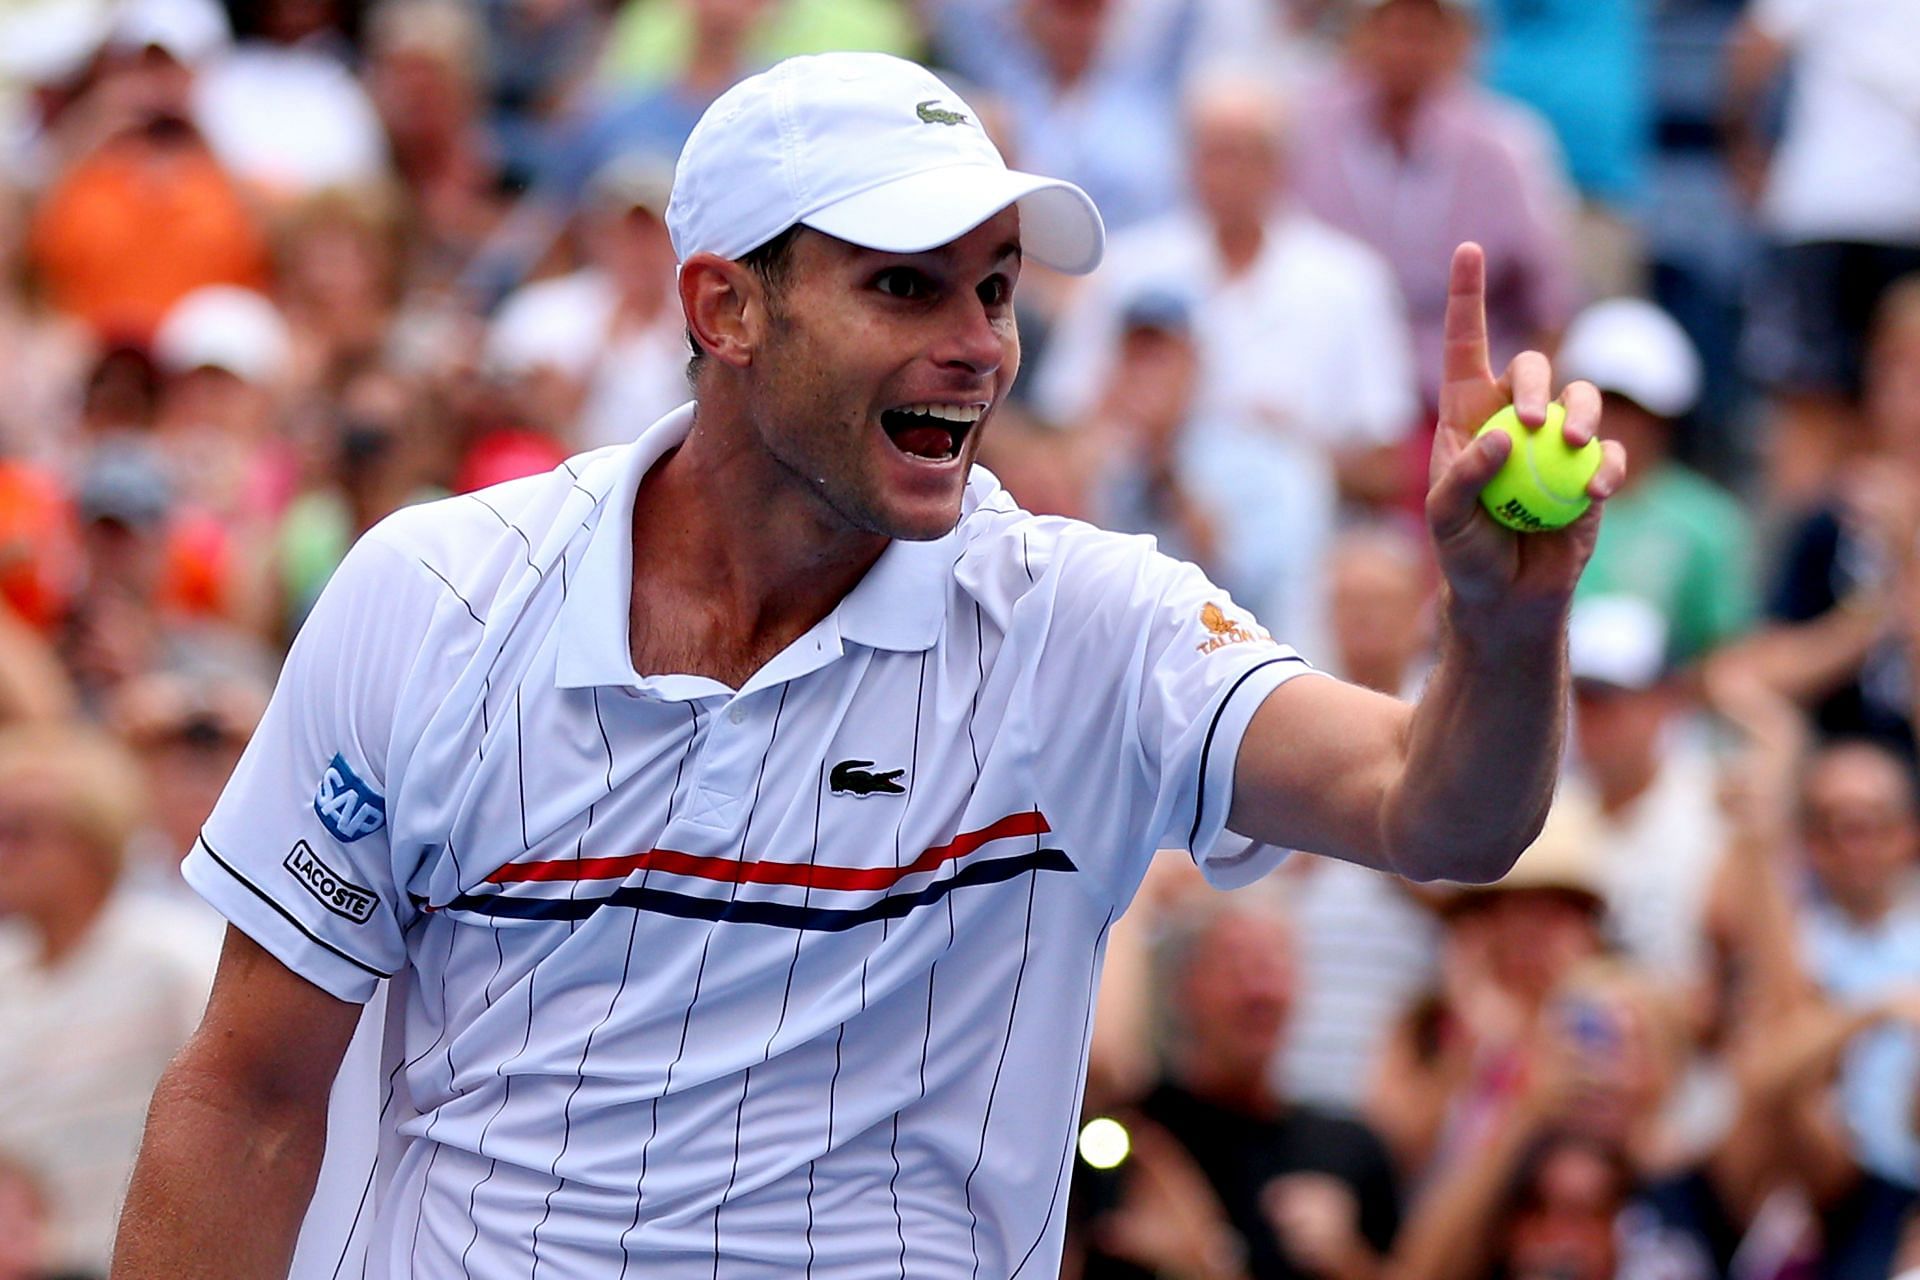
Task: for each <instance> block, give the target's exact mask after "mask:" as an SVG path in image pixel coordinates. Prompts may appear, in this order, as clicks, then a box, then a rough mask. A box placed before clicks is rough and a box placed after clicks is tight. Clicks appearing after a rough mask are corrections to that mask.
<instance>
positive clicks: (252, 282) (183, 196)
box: [30, 137, 269, 342]
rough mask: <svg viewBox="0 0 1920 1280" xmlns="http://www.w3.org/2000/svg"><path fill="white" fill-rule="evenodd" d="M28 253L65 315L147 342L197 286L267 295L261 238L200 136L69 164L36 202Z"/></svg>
mask: <svg viewBox="0 0 1920 1280" xmlns="http://www.w3.org/2000/svg"><path fill="white" fill-rule="evenodd" d="M31 235H32V238H31V243H30V252H31V254H32V258H33V262H34V266H35V268H36V269H37V270H38V272H39V274H40V278H41V279H42V281H43V282H44V283H45V285H46V289H47V295H48V297H49V298H50V299H51V300H52V302H53V304H54V305H55V306H56V307H58V308H59V309H60V310H62V311H65V312H68V313H69V314H72V315H75V316H78V317H80V318H81V319H82V320H84V321H86V322H87V324H89V325H91V326H92V328H93V329H94V331H95V332H96V333H99V334H101V335H103V336H106V337H109V338H111V339H113V340H116V341H136V342H144V341H146V340H147V339H148V338H150V337H151V336H152V334H153V331H154V329H155V328H156V327H157V326H158V325H159V323H160V319H161V317H162V316H164V315H165V314H166V312H167V309H168V308H169V307H171V306H172V305H173V304H174V303H175V302H176V301H178V300H179V299H180V298H181V297H182V296H183V295H185V294H187V293H188V292H190V291H191V290H193V289H197V288H199V287H200V286H201V285H207V284H238V285H245V286H247V287H248V288H253V289H261V290H264V289H265V288H266V286H267V283H268V269H269V260H268V253H267V242H266V237H265V236H264V235H263V234H262V232H261V230H260V228H259V226H258V225H257V224H256V223H255V221H254V219H253V216H252V214H251V213H250V212H249V210H248V209H247V206H246V203H245V201H244V200H243V199H242V197H241V195H240V192H239V189H238V188H237V187H236V186H235V185H234V183H233V180H232V179H231V178H229V177H228V176H227V173H226V171H225V170H223V169H222V168H221V167H220V165H219V162H218V161H216V160H215V159H214V157H213V155H212V153H211V152H209V151H208V150H207V149H206V148H205V147H204V146H202V145H201V144H200V143H199V142H197V141H195V140H193V139H191V138H188V139H181V140H178V141H169V142H165V143H155V142H153V141H150V140H148V139H145V138H139V137H133V138H125V139H121V140H119V141H117V142H112V143H109V144H108V145H106V146H105V147H102V148H101V149H100V150H99V151H97V152H95V153H94V154H93V155H91V156H89V157H87V158H86V159H85V160H82V161H81V162H80V163H79V164H77V165H75V166H74V167H73V168H72V169H71V170H69V171H68V172H67V173H66V174H65V175H64V176H63V177H62V178H61V179H60V180H59V181H58V182H57V183H55V185H54V187H53V189H52V190H51V191H49V192H48V193H47V197H46V199H45V200H43V201H42V202H41V204H40V207H39V209H38V211H37V212H36V214H35V216H34V220H33V228H32V233H31Z"/></svg>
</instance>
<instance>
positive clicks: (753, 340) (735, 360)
mask: <svg viewBox="0 0 1920 1280" xmlns="http://www.w3.org/2000/svg"><path fill="white" fill-rule="evenodd" d="M679 287H680V309H681V311H683V312H684V313H685V314H686V318H687V329H688V330H689V331H690V332H691V333H692V334H693V337H694V341H696V342H698V343H699V344H700V346H701V347H702V348H703V349H704V350H705V351H706V353H707V354H708V355H709V356H711V357H712V358H713V359H714V360H716V361H718V362H720V363H721V364H726V365H732V366H733V367H735V368H740V369H744V368H745V367H746V366H748V365H750V364H752V363H753V353H754V350H755V349H756V348H757V347H758V346H759V344H760V340H761V338H762V336H763V334H762V330H763V328H764V325H765V320H766V305H765V299H764V297H763V296H762V295H763V294H764V292H765V286H764V285H763V284H762V283H761V281H760V278H759V277H758V276H756V275H754V273H753V271H752V269H751V268H748V267H745V266H742V265H741V264H740V263H738V262H733V261H730V260H729V259H726V258H722V257H720V256H718V255H717V254H711V253H696V254H694V255H693V256H692V257H690V258H688V259H687V260H686V261H685V262H683V263H681V264H680V280H679Z"/></svg>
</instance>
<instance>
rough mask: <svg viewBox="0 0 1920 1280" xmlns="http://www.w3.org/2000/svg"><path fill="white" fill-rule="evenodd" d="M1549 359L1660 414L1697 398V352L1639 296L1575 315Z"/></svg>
mask: <svg viewBox="0 0 1920 1280" xmlns="http://www.w3.org/2000/svg"><path fill="white" fill-rule="evenodd" d="M1554 363H1555V365H1556V366H1558V368H1559V370H1560V372H1561V374H1563V375H1564V376H1566V377H1568V378H1584V379H1585V380H1586V381H1588V382H1591V383H1592V384H1593V385H1594V386H1596V387H1598V388H1600V390H1602V391H1612V392H1615V393H1617V394H1619V395H1623V396H1625V397H1627V399H1629V400H1632V401H1633V402H1634V403H1636V404H1638V405H1639V406H1640V407H1641V408H1643V409H1646V410H1648V411H1650V412H1652V413H1657V414H1659V415H1660V416H1661V417H1663V418H1677V417H1679V416H1680V415H1682V414H1684V413H1685V412H1687V410H1689V409H1691V408H1693V406H1694V405H1695V404H1696V403H1697V402H1698V401H1699V399H1700V377H1701V374H1700V353H1699V352H1698V351H1696V350H1695V349H1694V346H1693V342H1692V340H1691V339H1690V338H1688V337H1687V333H1686V330H1684V329H1682V328H1681V327H1680V324H1679V322H1678V321H1676V320H1675V319H1674V318H1673V317H1672V316H1670V315H1668V314H1667V313H1666V312H1664V311H1662V310H1661V309H1660V308H1659V307H1656V306H1654V305H1653V304H1652V303H1651V302H1646V301H1643V300H1641V299H1639V298H1609V299H1607V300H1606V301H1605V302H1596V303H1594V304H1593V305H1592V306H1590V307H1588V308H1587V309H1586V310H1585V311H1582V312H1581V313H1580V314H1579V315H1577V316H1575V317H1574V318H1573V323H1572V324H1570V325H1568V326H1567V335H1566V337H1565V338H1564V339H1562V340H1561V343H1560V352H1559V355H1558V356H1557V357H1556V358H1555V360H1554Z"/></svg>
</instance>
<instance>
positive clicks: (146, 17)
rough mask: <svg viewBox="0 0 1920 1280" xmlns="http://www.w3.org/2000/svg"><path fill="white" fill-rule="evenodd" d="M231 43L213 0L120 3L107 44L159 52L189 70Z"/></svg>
mask: <svg viewBox="0 0 1920 1280" xmlns="http://www.w3.org/2000/svg"><path fill="white" fill-rule="evenodd" d="M232 43H233V28H232V26H230V25H229V24H228V22H227V14H226V10H224V9H222V8H221V7H220V5H219V4H218V3H216V0H120V7H119V8H118V10H116V11H115V13H114V17H113V25H112V27H111V28H110V29H109V31H108V33H107V44H108V45H109V46H110V47H112V48H114V49H122V50H135V49H147V48H155V49H163V50H165V51H166V52H167V54H168V55H169V56H171V57H172V58H173V60H174V61H176V62H178V63H180V64H181V65H182V66H187V67H193V66H198V65H199V64H201V63H203V62H205V61H207V60H208V59H209V58H211V57H213V56H214V55H215V54H220V53H225V52H226V50H227V48H228V46H229V45H231V44H232Z"/></svg>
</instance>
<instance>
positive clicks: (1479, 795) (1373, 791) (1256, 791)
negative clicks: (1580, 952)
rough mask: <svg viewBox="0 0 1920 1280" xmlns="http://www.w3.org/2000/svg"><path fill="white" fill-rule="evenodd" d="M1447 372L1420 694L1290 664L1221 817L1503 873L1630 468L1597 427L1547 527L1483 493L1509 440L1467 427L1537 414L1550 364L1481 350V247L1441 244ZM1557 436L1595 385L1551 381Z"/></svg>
mask: <svg viewBox="0 0 1920 1280" xmlns="http://www.w3.org/2000/svg"><path fill="white" fill-rule="evenodd" d="M1444 374H1445V377H1444V382H1443V385H1442V388H1441V393H1440V422H1439V425H1438V428H1437V429H1436V431H1435V433H1434V442H1433V457H1432V463H1431V466H1430V470H1429V480H1428V485H1429V487H1428V491H1427V524H1428V528H1429V529H1430V531H1431V533H1432V537H1433V544H1434V552H1435V555H1436V557H1437V559H1438V562H1439V567H1440V572H1441V575H1442V578H1443V580H1444V581H1443V586H1442V589H1441V596H1440V608H1441V610H1442V615H1441V619H1440V621H1441V628H1440V637H1441V639H1440V651H1439V661H1438V663H1437V664H1436V666H1435V668H1434V671H1433V674H1432V677H1431V678H1430V680H1429V681H1428V684H1427V688H1426V691H1425V693H1424V694H1423V695H1422V696H1421V698H1420V702H1419V704H1418V705H1417V706H1415V707H1408V706H1407V705H1406V704H1404V703H1401V702H1398V701H1396V700H1394V699H1392V698H1388V697H1385V696H1383V695H1380V694H1377V693H1372V692H1370V691H1368V690H1365V689H1360V688H1356V687H1354V686H1352V685H1348V684H1343V683H1340V682H1337V681H1332V680H1291V681H1288V682H1287V683H1286V684H1284V685H1282V686H1281V687H1280V688H1278V689H1276V690H1275V691H1274V692H1273V693H1272V694H1270V695H1268V697H1267V700H1266V702H1265V703H1263V704H1262V705H1261V707H1260V710H1259V711H1258V712H1256V713H1255V715H1254V718H1253V721H1252V723H1251V724H1250V725H1249V726H1248V729H1247V733H1246V737H1245V738H1244V740H1243V741H1242V744H1241V748H1240V755H1239V760H1238V763H1237V765H1236V767H1235V772H1234V802H1233V808H1232V811H1231V815H1230V816H1229V818H1228V824H1227V825H1228V826H1229V827H1230V828H1231V829H1232V830H1234V831H1237V832H1239V833H1240V834H1242V835H1246V836H1251V837H1254V838H1256V839H1259V840H1262V841H1265V842H1267V843H1270V844H1278V845H1283V846H1287V847H1291V848H1298V849H1306V850H1310V851H1313V852H1316V853H1326V854H1330V855H1333V856H1335V857H1340V858H1345V859H1347V860H1349V861H1353V862H1359V863H1362V864H1365V865H1368V866H1374V867H1380V868H1383V869H1386V870H1389V871H1394V872H1398V873H1399V874H1401V875H1405V876H1408V877H1410V878H1412V879H1416V880H1431V879H1453V880H1492V879H1497V878H1498V877H1499V876H1501V875H1503V874H1505V872H1506V870H1507V868H1508V867H1510V866H1511V865H1512V864H1513V860H1514V859H1515V858H1517V857H1519V855H1520V851H1521V850H1522V849H1523V848H1525V847H1526V845H1527V844H1528V843H1529V842H1530V841H1531V840H1532V839H1533V837H1534V836H1535V835H1536V834H1537V833H1538V832H1539V829H1540V826H1541V824H1542V822H1544V821H1545V819H1546V812H1547V806H1548V804H1549V802H1550V801H1551V800H1552V797H1553V788H1554V782H1555V779H1556V777H1557V775H1558V773H1559V765H1560V749H1561V743H1562V741H1563V739H1564V737H1565V729H1566V723H1565V722H1566V706H1567V685H1568V677H1567V656H1566V655H1567V614H1568V611H1569V609H1570V607H1571V605H1572V600H1573V588H1574V584H1575V583H1576V582H1577V581H1578V580H1579V577H1580V571H1581V570H1582V569H1583V568H1584V567H1585V566H1586V563H1587V560H1588V558H1589V557H1590V556H1591V555H1592V554H1593V546H1594V540H1595V538H1596V536H1597V535H1598V532H1599V528H1600V509H1601V506H1602V505H1603V502H1604V500H1605V499H1606V498H1607V497H1608V496H1609V495H1611V494H1612V493H1613V492H1614V491H1615V490H1616V489H1617V488H1619V485H1620V481H1621V479H1622V478H1623V477H1624V476H1625V474H1626V454H1625V452H1624V451H1623V450H1622V449H1621V447H1620V445H1619V444H1618V443H1615V442H1612V441H1608V442H1606V443H1605V444H1604V457H1603V458H1602V460H1601V463H1600V469H1599V471H1598V472H1597V473H1596V474H1595V475H1594V477H1593V480H1592V481H1591V482H1590V483H1589V484H1588V486H1587V492H1588V493H1589V494H1590V495H1591V496H1592V497H1593V499H1594V501H1593V505H1592V506H1591V507H1590V508H1589V509H1588V510H1587V512H1586V513H1585V514H1584V515H1582V516H1581V517H1580V518H1579V519H1578V520H1576V521H1574V522H1573V523H1572V524H1570V525H1568V526H1567V527H1566V528H1564V529H1560V530H1557V531H1554V532H1549V533H1530V534H1524V535H1523V534H1516V533H1513V532H1510V531H1509V530H1507V529H1504V528H1502V527H1501V526H1500V525H1498V524H1496V523H1495V522H1494V521H1493V520H1492V519H1491V518H1490V517H1489V516H1488V515H1487V514H1486V513H1485V512H1484V511H1483V510H1481V508H1480V503H1479V495H1480V491H1481V489H1482V488H1484V487H1485V486H1486V484H1487V482H1488V481H1489V480H1491V479H1492V478H1493V476H1494V473H1495V472H1497V471H1499V469H1500V465H1501V463H1503V462H1504V461H1505V460H1506V457H1507V453H1508V451H1509V450H1510V448H1511V447H1512V444H1511V441H1510V440H1509V439H1508V437H1507V435H1506V434H1505V433H1504V432H1498V431H1496V432H1489V433H1488V434H1487V435H1486V436H1485V437H1483V438H1481V439H1479V440H1474V439H1473V433H1474V431H1475V430H1477V429H1478V428H1479V426H1480V424H1481V423H1483V422H1485V421H1486V420H1487V419H1488V418H1490V417H1492V416H1493V414H1494V413H1495V412H1497V411H1498V410H1499V409H1501V408H1503V407H1504V406H1506V405H1507V404H1509V403H1511V404H1513V405H1514V406H1515V408H1516V409H1517V410H1518V412H1519V415H1520V419H1521V421H1522V422H1523V423H1525V424H1526V425H1527V426H1529V427H1537V426H1539V425H1540V424H1542V423H1543V422H1545V421H1546V416H1547V404H1548V401H1549V399H1550V398H1551V396H1552V391H1553V387H1552V382H1553V375H1552V369H1551V368H1550V366H1549V365H1548V362H1547V359H1546V357H1545V356H1543V355H1540V354H1539V353H1537V352H1527V353H1525V354H1523V355H1521V356H1519V357H1518V358H1516V359H1515V360H1514V361H1513V363H1512V365H1511V366H1509V368H1508V370H1507V374H1506V376H1505V377H1503V378H1499V379H1495V378H1494V376H1493V373H1492V369H1491V366H1490V363H1489V356H1488V350H1487V322H1486V263H1485V259H1484V257H1483V255H1482V254H1481V251H1480V248H1479V246H1477V245H1462V246H1461V247H1460V249H1459V250H1457V251H1456V252H1455V254H1454V259H1453V275H1452V279H1451V284H1450V289H1449V297H1448V301H1447V318H1446V354H1445V369H1444ZM1561 402H1562V403H1563V404H1564V405H1565V406H1566V411H1567V416H1566V426H1565V427H1564V430H1565V433H1566V438H1567V442H1568V444H1569V445H1572V446H1574V447H1579V446H1581V445H1584V444H1585V443H1586V442H1587V441H1588V440H1590V439H1592V438H1593V437H1594V436H1595V435H1596V434H1597V429H1598V427H1599V422H1600V396H1599V393H1598V392H1597V391H1596V390H1595V389H1594V388H1593V387H1592V386H1591V385H1590V384H1588V383H1584V382H1576V383H1573V384H1572V385H1570V386H1568V387H1567V389H1566V390H1565V392H1564V393H1562V395H1561Z"/></svg>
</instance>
